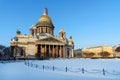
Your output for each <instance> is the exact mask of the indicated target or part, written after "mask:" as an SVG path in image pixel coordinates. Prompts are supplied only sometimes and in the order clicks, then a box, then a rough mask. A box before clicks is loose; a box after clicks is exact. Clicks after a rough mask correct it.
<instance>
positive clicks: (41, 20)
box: [37, 8, 53, 27]
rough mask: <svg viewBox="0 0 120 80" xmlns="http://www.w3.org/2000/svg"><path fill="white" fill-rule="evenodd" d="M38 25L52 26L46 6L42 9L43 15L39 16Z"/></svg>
mask: <svg viewBox="0 0 120 80" xmlns="http://www.w3.org/2000/svg"><path fill="white" fill-rule="evenodd" d="M37 25H38V26H51V27H53V23H52V20H51V18H50V17H49V16H48V12H47V8H45V9H44V12H43V15H42V16H41V17H40V18H39V20H38V23H37Z"/></svg>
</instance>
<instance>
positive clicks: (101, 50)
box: [82, 46, 114, 58]
mask: <svg viewBox="0 0 120 80" xmlns="http://www.w3.org/2000/svg"><path fill="white" fill-rule="evenodd" d="M82 57H85V58H102V57H104V58H105V57H106V58H108V57H114V54H113V49H112V47H111V46H96V47H90V48H83V49H82Z"/></svg>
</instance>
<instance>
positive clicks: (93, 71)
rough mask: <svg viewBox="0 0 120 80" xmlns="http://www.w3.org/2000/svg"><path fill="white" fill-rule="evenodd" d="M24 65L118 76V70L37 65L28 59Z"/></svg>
mask: <svg viewBox="0 0 120 80" xmlns="http://www.w3.org/2000/svg"><path fill="white" fill-rule="evenodd" d="M25 65H26V66H29V67H34V68H38V69H41V70H51V71H64V72H72V73H81V74H85V73H89V74H101V75H104V76H105V75H108V74H109V75H115V76H117V75H118V76H120V72H117V71H114V70H113V71H112V72H110V71H107V70H105V69H104V68H103V69H101V70H98V69H93V70H91V71H90V70H86V69H85V68H77V69H72V68H70V67H64V68H60V67H55V66H46V65H38V64H33V63H32V62H29V61H25Z"/></svg>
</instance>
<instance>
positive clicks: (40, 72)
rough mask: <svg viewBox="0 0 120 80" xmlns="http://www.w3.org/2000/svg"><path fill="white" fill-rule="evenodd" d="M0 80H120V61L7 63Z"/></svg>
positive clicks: (56, 60) (88, 60)
mask: <svg viewBox="0 0 120 80" xmlns="http://www.w3.org/2000/svg"><path fill="white" fill-rule="evenodd" d="M0 80H120V59H50V60H26V61H16V62H14V61H11V62H9V61H7V62H4V63H0Z"/></svg>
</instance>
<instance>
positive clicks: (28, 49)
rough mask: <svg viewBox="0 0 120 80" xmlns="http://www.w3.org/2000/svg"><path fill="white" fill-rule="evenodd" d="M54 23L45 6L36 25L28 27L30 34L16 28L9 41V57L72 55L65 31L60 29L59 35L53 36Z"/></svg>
mask: <svg viewBox="0 0 120 80" xmlns="http://www.w3.org/2000/svg"><path fill="white" fill-rule="evenodd" d="M54 28H55V27H54V25H53V23H52V20H51V18H50V17H49V16H48V10H47V8H45V9H44V11H43V15H42V16H41V17H40V18H39V20H38V22H37V24H36V25H32V26H31V27H30V34H28V35H24V34H21V32H20V31H19V30H17V32H16V35H15V37H14V38H13V39H11V41H10V46H11V57H14V58H16V57H18V58H20V57H29V58H32V57H33V58H34V57H37V58H40V59H47V58H70V57H74V43H73V40H72V37H70V38H68V39H67V38H66V32H65V31H64V30H63V29H61V30H60V31H59V33H58V34H59V36H57V37H56V36H54Z"/></svg>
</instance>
